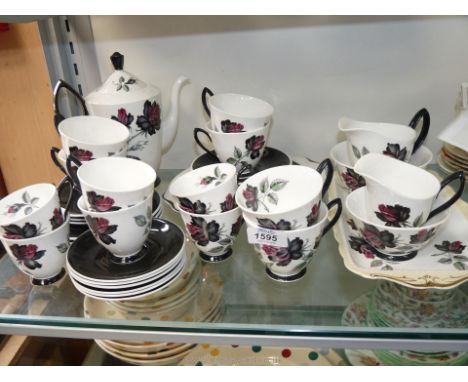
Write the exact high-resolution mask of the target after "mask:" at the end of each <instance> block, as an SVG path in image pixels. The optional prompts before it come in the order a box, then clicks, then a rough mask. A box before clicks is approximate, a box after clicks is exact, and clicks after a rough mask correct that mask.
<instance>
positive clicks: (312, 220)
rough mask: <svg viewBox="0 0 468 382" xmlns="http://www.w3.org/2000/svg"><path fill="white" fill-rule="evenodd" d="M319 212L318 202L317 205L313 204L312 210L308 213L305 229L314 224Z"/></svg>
mask: <svg viewBox="0 0 468 382" xmlns="http://www.w3.org/2000/svg"><path fill="white" fill-rule="evenodd" d="M319 211H320V202H318V203H317V204H314V205H313V206H312V210H311V211H310V214H309V215H307V227H310V226H311V225H312V224H314V223H315V222H316V221H317V218H318V215H319Z"/></svg>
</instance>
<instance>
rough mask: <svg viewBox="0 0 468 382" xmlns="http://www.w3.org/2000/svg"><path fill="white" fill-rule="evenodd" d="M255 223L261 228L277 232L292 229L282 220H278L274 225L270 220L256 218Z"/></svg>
mask: <svg viewBox="0 0 468 382" xmlns="http://www.w3.org/2000/svg"><path fill="white" fill-rule="evenodd" d="M257 223H258V225H259V226H260V227H262V228H267V229H274V230H278V231H291V230H292V229H293V228H292V225H291V223H290V222H288V221H287V220H284V219H280V220H279V221H278V222H277V223H275V222H274V221H273V220H271V219H267V218H262V219H260V218H257Z"/></svg>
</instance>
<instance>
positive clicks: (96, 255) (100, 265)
mask: <svg viewBox="0 0 468 382" xmlns="http://www.w3.org/2000/svg"><path fill="white" fill-rule="evenodd" d="M185 263H186V255H185V238H184V233H183V232H182V230H181V229H180V228H179V227H177V226H176V225H175V224H173V223H171V222H168V221H165V220H161V219H154V220H153V222H152V226H151V230H150V233H149V236H148V239H147V240H146V242H145V245H144V246H143V248H142V250H141V251H140V252H139V253H137V254H136V255H135V256H133V257H132V259H131V261H127V262H125V263H124V262H122V260H121V259H120V258H117V257H115V256H114V255H113V254H112V253H110V252H109V251H108V250H107V249H105V248H104V247H102V246H101V245H100V244H98V242H97V241H96V240H95V239H94V237H93V235H92V234H91V232H90V231H86V232H85V233H83V234H81V235H80V236H79V237H78V238H77V239H76V240H75V241H74V242H73V244H72V245H71V246H70V248H69V250H68V253H67V268H68V273H69V275H70V278H71V280H72V282H73V284H74V285H75V287H76V289H78V290H79V291H80V292H81V293H83V294H84V295H86V296H90V297H93V298H96V299H103V300H126V299H136V298H141V297H143V296H145V295H148V294H150V293H153V292H156V291H158V290H161V289H163V288H166V287H167V286H168V285H170V284H171V283H173V282H175V281H177V278H178V276H180V275H181V273H182V271H183V269H184V266H185Z"/></svg>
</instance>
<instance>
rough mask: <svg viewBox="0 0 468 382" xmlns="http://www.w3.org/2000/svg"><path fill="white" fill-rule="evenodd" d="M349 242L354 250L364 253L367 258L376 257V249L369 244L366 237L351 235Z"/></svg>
mask: <svg viewBox="0 0 468 382" xmlns="http://www.w3.org/2000/svg"><path fill="white" fill-rule="evenodd" d="M348 243H349V245H350V247H351V248H352V249H353V250H355V251H357V252H359V253H361V254H363V255H364V256H365V257H366V258H368V259H373V258H374V257H375V252H376V250H375V249H374V248H373V247H372V246H370V245H369V244H367V242H366V241H365V240H364V239H362V238H360V237H356V236H350V237H349V240H348Z"/></svg>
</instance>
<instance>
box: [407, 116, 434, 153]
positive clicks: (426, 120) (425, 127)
mask: <svg viewBox="0 0 468 382" xmlns="http://www.w3.org/2000/svg"><path fill="white" fill-rule="evenodd" d="M421 119H422V120H423V122H422V127H421V131H420V132H419V136H418V137H417V138H416V141H415V142H414V146H413V152H412V154H414V153H415V152H416V151H417V150H418V149H419V148H420V147H421V146H422V144H423V143H424V141H425V140H426V138H427V134H428V133H429V127H430V125H431V116H430V115H429V112H428V111H427V109H426V108H422V109H421V110H419V111H418V112H417V113H416V114H415V115H414V117H413V118H412V119H411V121H410V123H409V124H408V126H409V127H411V128H412V129H416V127H417V126H418V124H419V121H420V120H421Z"/></svg>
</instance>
